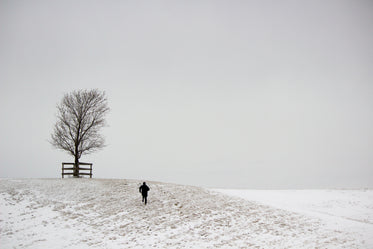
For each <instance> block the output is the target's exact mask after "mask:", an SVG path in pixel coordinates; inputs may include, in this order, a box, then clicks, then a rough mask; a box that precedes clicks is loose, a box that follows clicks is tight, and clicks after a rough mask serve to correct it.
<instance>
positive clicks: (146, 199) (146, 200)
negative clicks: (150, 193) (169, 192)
mask: <svg viewBox="0 0 373 249" xmlns="http://www.w3.org/2000/svg"><path fill="white" fill-rule="evenodd" d="M144 198H145V205H146V203H147V202H148V197H147V196H145V197H144Z"/></svg>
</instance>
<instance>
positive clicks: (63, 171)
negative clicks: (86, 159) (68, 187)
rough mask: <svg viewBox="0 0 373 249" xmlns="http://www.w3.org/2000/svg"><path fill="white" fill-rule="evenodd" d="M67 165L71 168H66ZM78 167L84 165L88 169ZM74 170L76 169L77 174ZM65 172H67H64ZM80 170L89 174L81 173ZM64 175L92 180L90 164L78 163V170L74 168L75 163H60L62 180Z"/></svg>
mask: <svg viewBox="0 0 373 249" xmlns="http://www.w3.org/2000/svg"><path fill="white" fill-rule="evenodd" d="M67 165H71V167H66V166H67ZM80 165H85V166H89V167H88V168H87V167H85V168H81V167H80ZM75 169H77V170H78V172H74V170H75ZM65 170H66V171H68V172H65ZM81 170H83V171H89V173H87V172H81ZM70 171H72V172H70ZM66 175H72V176H77V177H80V176H89V178H92V163H79V165H78V168H75V163H62V178H64V176H66Z"/></svg>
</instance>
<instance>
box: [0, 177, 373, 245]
mask: <svg viewBox="0 0 373 249" xmlns="http://www.w3.org/2000/svg"><path fill="white" fill-rule="evenodd" d="M140 183H141V182H140V181H134V180H99V179H32V180H30V179H27V180H26V179H19V180H15V179H14V180H5V179H1V180H0V229H1V230H0V248H48V249H49V248H51V249H52V248H83V249H84V248H90V249H92V248H110V249H117V248H373V240H372V234H373V229H372V227H373V225H372V217H373V212H372V210H373V204H372V191H371V190H365V191H364V190H362V191H350V190H346V191H337V190H335V191H334V190H333V191H321V190H318V192H317V191H316V192H315V191H311V190H310V191H308V190H302V191H287V192H286V191H283V192H281V191H268V192H266V194H264V192H263V191H237V190H235V191H233V190H232V191H231V192H229V191H228V192H227V191H226V190H220V192H217V191H215V190H214V191H213V190H206V189H202V188H198V187H192V186H182V185H175V184H166V183H158V182H149V186H150V188H151V191H150V192H149V204H148V205H147V206H145V205H143V204H142V202H141V198H140V194H139V193H138V187H139V185H140ZM221 192H224V193H221ZM232 195H236V196H237V195H238V196H240V197H243V198H246V200H245V199H242V198H237V197H234V196H232ZM312 195H315V196H317V198H316V197H315V196H313V197H312ZM263 196H264V197H263ZM276 199H277V202H276ZM289 207H290V208H289ZM335 208H337V209H335ZM333 217H334V218H335V219H334V220H333ZM349 222H350V223H349Z"/></svg>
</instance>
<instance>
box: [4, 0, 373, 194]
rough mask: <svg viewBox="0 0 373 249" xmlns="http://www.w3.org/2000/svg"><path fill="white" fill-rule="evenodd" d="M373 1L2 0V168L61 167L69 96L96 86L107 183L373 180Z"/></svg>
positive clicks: (96, 160) (28, 172) (333, 183)
mask: <svg viewBox="0 0 373 249" xmlns="http://www.w3.org/2000/svg"><path fill="white" fill-rule="evenodd" d="M372 13H373V1H358V0H353V1H352V0H348V1H343V0H336V1H331V0H320V1H317V0H316V1H286V0H285V1H239V0H229V1H228V0H227V1H219V0H211V1H204V0H202V1H116V0H109V1H88V0H87V1H80V0H78V1H76V0H74V1H49V0H48V1H26V0H25V1H12V0H9V1H4V0H0V115H1V122H0V153H1V155H0V177H32V178H41V177H42V178H45V177H48V178H58V177H60V174H61V162H63V161H70V162H72V161H73V158H72V157H71V156H69V155H68V154H67V153H65V152H62V151H58V150H55V149H53V148H52V146H51V145H50V144H49V143H48V140H49V139H50V134H51V132H52V130H53V125H54V123H55V121H56V113H57V109H56V104H57V103H58V102H59V101H60V100H61V98H62V97H63V95H64V94H65V93H68V92H71V91H73V90H76V89H91V88H98V89H100V90H103V91H105V92H106V94H107V96H108V100H109V106H110V108H111V112H110V114H109V115H108V116H107V122H108V126H107V127H106V128H104V129H103V130H102V132H103V134H104V136H105V137H106V141H107V147H106V148H105V149H104V150H102V151H100V152H98V153H95V154H91V155H88V156H83V157H82V158H81V161H87V162H93V167H94V170H93V173H94V177H96V178H130V179H139V180H140V181H142V180H157V181H165V182H175V183H181V184H190V185H198V186H204V187H220V188H223V187H225V188H343V187H344V188H361V187H373V70H372V69H373V45H372V44H373V14H372Z"/></svg>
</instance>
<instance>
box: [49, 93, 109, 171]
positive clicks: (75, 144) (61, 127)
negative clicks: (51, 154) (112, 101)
mask: <svg viewBox="0 0 373 249" xmlns="http://www.w3.org/2000/svg"><path fill="white" fill-rule="evenodd" d="M57 109H58V114H57V122H56V124H55V125H54V131H53V133H52V134H51V138H52V140H51V141H50V143H51V144H52V145H53V146H54V147H55V148H57V149H61V150H64V151H66V152H68V153H69V154H71V155H72V156H73V157H74V159H75V162H74V173H73V175H74V177H78V176H79V159H80V157H81V156H82V155H83V154H89V153H92V152H95V151H97V150H99V149H101V148H103V147H104V146H105V144H104V143H105V139H104V138H103V137H102V135H101V134H100V133H99V131H100V129H101V128H102V127H103V126H105V119H104V118H105V115H106V114H107V113H108V112H109V107H108V104H107V99H106V96H105V92H101V91H99V90H97V89H93V90H78V91H74V92H71V93H67V94H65V96H64V97H63V98H62V101H61V103H60V104H58V105H57Z"/></svg>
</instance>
